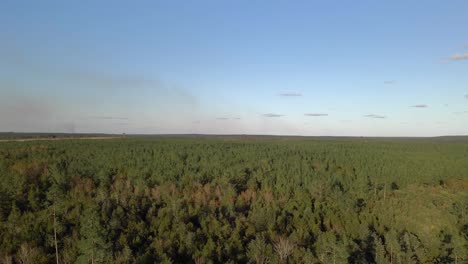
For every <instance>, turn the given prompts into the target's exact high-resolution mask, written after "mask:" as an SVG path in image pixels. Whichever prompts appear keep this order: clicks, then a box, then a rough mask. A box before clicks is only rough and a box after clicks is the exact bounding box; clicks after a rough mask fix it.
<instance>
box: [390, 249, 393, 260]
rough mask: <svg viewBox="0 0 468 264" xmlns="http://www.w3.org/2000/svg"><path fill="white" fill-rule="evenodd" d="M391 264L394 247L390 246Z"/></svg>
mask: <svg viewBox="0 0 468 264" xmlns="http://www.w3.org/2000/svg"><path fill="white" fill-rule="evenodd" d="M390 264H393V246H392V245H390Z"/></svg>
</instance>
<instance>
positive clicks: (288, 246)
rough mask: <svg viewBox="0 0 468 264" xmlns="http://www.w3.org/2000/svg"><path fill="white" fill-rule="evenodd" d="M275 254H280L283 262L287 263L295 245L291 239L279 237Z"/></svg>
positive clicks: (275, 245)
mask: <svg viewBox="0 0 468 264" xmlns="http://www.w3.org/2000/svg"><path fill="white" fill-rule="evenodd" d="M274 248H275V252H276V254H278V256H279V258H280V260H281V261H282V262H285V263H287V260H288V257H289V256H290V255H291V254H292V251H293V249H294V245H293V243H292V242H291V241H289V239H287V238H284V237H279V238H278V240H277V241H276V243H275V244H274Z"/></svg>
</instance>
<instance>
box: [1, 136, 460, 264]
mask: <svg viewBox="0 0 468 264" xmlns="http://www.w3.org/2000/svg"><path fill="white" fill-rule="evenodd" d="M92 138H93V139H94V138H95V139H102V137H92ZM87 139H88V138H85V137H83V138H80V140H77V139H74V138H70V140H57V139H56V140H50V139H41V140H33V141H23V142H16V141H13V142H0V257H1V259H0V262H1V263H3V262H5V263H7V261H10V260H12V261H14V262H17V263H20V262H21V261H23V263H52V262H55V261H56V258H58V259H59V261H60V263H72V262H73V263H91V262H94V263H155V262H156V263H171V262H172V263H466V261H468V257H467V252H468V248H467V246H468V220H467V219H468V218H467V211H468V210H467V209H468V140H467V138H466V137H447V138H404V139H403V138H399V139H398V138H393V139H392V138H308V137H271V136H270V137H258V136H217V137H214V136H200V135H190V136H178V137H170V136H164V137H162V136H160V137H149V136H140V137H128V138H118V139H116V138H111V137H106V138H105V139H106V140H102V141H101V140H87ZM54 234H56V237H55V236H54ZM56 251H57V255H56ZM24 260H26V262H24Z"/></svg>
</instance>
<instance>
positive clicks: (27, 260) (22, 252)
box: [18, 243, 37, 264]
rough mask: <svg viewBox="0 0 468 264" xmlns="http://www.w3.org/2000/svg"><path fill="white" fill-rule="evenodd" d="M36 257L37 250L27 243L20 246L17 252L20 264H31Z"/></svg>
mask: <svg viewBox="0 0 468 264" xmlns="http://www.w3.org/2000/svg"><path fill="white" fill-rule="evenodd" d="M36 257H37V250H36V249H35V248H34V247H31V246H30V245H28V244H27V243H24V244H22V245H21V246H20V249H19V251H18V260H19V263H21V264H32V263H34V260H35V258H36Z"/></svg>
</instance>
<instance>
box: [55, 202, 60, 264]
mask: <svg viewBox="0 0 468 264" xmlns="http://www.w3.org/2000/svg"><path fill="white" fill-rule="evenodd" d="M54 244H55V259H56V261H57V264H59V253H58V245H57V227H56V220H55V202H54Z"/></svg>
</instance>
